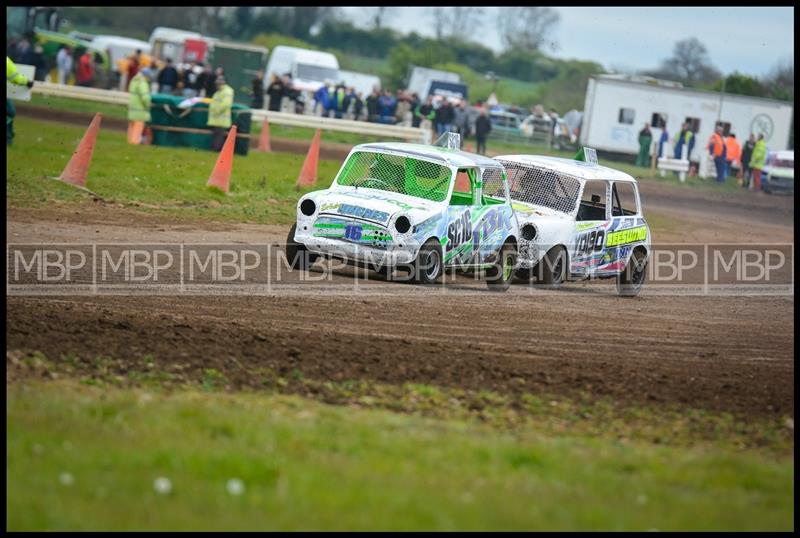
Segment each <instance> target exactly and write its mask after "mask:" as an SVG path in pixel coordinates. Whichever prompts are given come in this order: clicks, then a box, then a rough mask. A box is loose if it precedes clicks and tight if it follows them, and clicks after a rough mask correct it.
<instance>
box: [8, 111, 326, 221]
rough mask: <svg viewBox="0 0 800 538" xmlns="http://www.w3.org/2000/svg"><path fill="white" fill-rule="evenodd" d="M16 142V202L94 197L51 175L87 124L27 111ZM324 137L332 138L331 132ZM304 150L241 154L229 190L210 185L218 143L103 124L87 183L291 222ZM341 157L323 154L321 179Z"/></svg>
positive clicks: (113, 196)
mask: <svg viewBox="0 0 800 538" xmlns="http://www.w3.org/2000/svg"><path fill="white" fill-rule="evenodd" d="M15 128H16V131H17V137H16V138H15V140H14V145H13V146H12V147H11V148H9V149H8V153H7V155H8V159H9V162H8V164H7V167H6V177H7V183H6V193H7V196H8V199H9V201H10V203H11V205H16V206H34V207H36V206H45V205H52V203H53V202H55V203H82V202H83V203H88V200H89V197H88V196H87V195H86V194H85V193H84V192H82V191H79V190H77V189H74V188H73V187H71V186H69V185H66V184H63V183H60V182H57V181H52V180H49V179H46V178H47V177H48V176H58V175H59V174H60V173H61V171H62V170H63V168H64V166H65V165H66V164H67V162H68V161H69V158H70V156H71V155H72V152H73V150H74V149H75V148H76V147H77V145H78V143H79V141H80V139H81V137H82V136H83V133H84V131H85V129H84V128H81V127H72V126H67V125H61V124H53V123H46V122H40V121H34V120H30V119H25V118H20V119H18V120H17V121H16V122H15ZM323 139H324V138H323ZM304 158H305V157H304V156H303V155H294V154H286V153H268V154H265V153H258V152H251V153H250V154H249V155H247V156H246V157H244V156H239V155H237V156H235V158H234V162H233V172H232V175H231V190H230V194H229V195H228V196H225V195H224V194H222V193H221V192H219V191H216V190H213V189H209V188H207V187H206V186H205V185H206V182H207V181H208V177H209V175H210V174H211V171H212V169H213V167H214V164H215V162H216V159H217V154H216V153H215V152H212V151H203V150H199V149H190V148H167V147H158V146H132V145H129V144H127V143H126V140H125V134H124V133H117V132H113V131H107V130H102V129H101V131H100V134H99V136H98V139H97V144H96V146H95V148H94V155H93V158H92V163H91V167H90V168H89V177H88V180H87V185H86V186H87V188H89V189H91V190H92V191H94V192H96V193H97V194H98V195H100V196H101V197H103V198H104V199H106V200H107V201H109V202H117V203H122V204H123V205H131V206H135V207H137V208H138V209H141V210H143V211H148V212H156V213H162V214H167V215H171V216H176V217H185V218H198V217H203V218H211V219H215V220H222V221H235V222H254V223H289V222H291V221H293V220H294V217H295V215H294V205H295V203H296V201H297V198H298V197H299V196H300V194H301V193H302V192H305V191H307V190H309V189H305V191H300V192H298V191H297V190H296V189H295V186H294V185H295V182H296V180H297V175H298V174H299V172H300V168H301V167H302V164H303V160H304ZM339 166H340V163H339V162H336V161H327V160H320V162H319V176H318V186H317V187H316V188H325V187H327V186H328V185H330V182H331V181H332V179H333V177H334V175H335V174H336V172H337V170H338V168H339Z"/></svg>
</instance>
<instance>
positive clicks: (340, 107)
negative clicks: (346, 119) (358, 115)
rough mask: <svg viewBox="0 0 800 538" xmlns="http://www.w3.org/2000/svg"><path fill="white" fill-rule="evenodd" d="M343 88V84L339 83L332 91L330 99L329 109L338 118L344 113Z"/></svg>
mask: <svg viewBox="0 0 800 538" xmlns="http://www.w3.org/2000/svg"><path fill="white" fill-rule="evenodd" d="M345 92H346V90H345V88H344V84H342V83H339V84H338V85H337V86H336V88H335V89H334V91H333V98H332V99H331V101H330V103H331V110H333V113H334V116H335V117H336V118H338V119H342V116H343V115H344V112H345V108H344V96H345Z"/></svg>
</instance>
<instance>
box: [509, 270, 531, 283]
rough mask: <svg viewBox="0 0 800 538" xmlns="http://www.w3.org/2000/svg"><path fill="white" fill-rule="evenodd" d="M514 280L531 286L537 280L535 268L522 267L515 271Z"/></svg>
mask: <svg viewBox="0 0 800 538" xmlns="http://www.w3.org/2000/svg"><path fill="white" fill-rule="evenodd" d="M514 278H515V279H516V280H517V281H519V282H522V283H525V284H529V283H531V282H533V281H534V280H535V279H536V273H535V272H534V268H533V267H527V268H526V267H520V268H519V269H515V270H514Z"/></svg>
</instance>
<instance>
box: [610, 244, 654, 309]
mask: <svg viewBox="0 0 800 538" xmlns="http://www.w3.org/2000/svg"><path fill="white" fill-rule="evenodd" d="M646 278H647V254H646V253H645V252H644V251H643V250H641V249H640V250H635V251H633V254H632V255H631V258H630V260H628V265H627V266H626V267H625V270H624V271H622V272H621V273H620V274H618V275H617V293H618V294H619V295H621V296H622V297H636V296H637V295H639V292H640V291H642V287H644V281H645V280H646Z"/></svg>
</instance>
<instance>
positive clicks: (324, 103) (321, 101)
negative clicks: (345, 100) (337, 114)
mask: <svg viewBox="0 0 800 538" xmlns="http://www.w3.org/2000/svg"><path fill="white" fill-rule="evenodd" d="M330 85H331V82H330V81H329V80H326V81H325V83H324V84H323V85H322V86H320V87H319V88H317V91H315V92H314V110H313V112H314V114H316V115H318V116H325V117H327V116H328V111H329V110H330V98H331V96H330V94H331V91H330V89H328V86H330Z"/></svg>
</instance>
